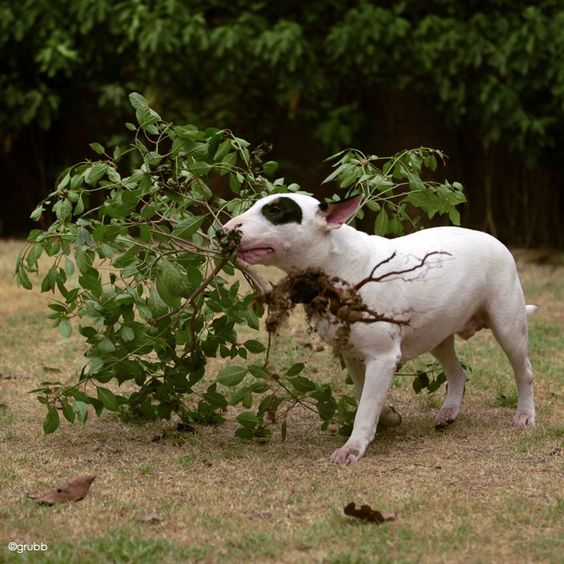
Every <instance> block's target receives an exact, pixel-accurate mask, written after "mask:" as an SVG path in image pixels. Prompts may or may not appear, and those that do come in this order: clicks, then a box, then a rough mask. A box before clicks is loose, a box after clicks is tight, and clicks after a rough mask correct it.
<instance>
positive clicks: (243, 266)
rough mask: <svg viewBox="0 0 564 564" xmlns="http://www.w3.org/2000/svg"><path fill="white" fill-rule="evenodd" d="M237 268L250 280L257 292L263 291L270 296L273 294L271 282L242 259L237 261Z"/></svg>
mask: <svg viewBox="0 0 564 564" xmlns="http://www.w3.org/2000/svg"><path fill="white" fill-rule="evenodd" d="M235 266H236V267H237V268H238V269H239V270H240V271H241V272H242V273H243V274H245V275H246V276H248V278H249V279H250V282H251V284H252V285H253V286H254V287H255V289H256V290H260V291H262V293H263V294H265V295H266V294H270V292H272V285H271V284H270V282H269V281H268V280H267V279H266V278H265V277H264V276H263V275H262V274H260V273H259V272H257V271H256V270H255V269H254V268H253V267H252V266H251V265H250V264H249V263H248V262H245V261H244V260H241V259H239V258H238V259H236V260H235Z"/></svg>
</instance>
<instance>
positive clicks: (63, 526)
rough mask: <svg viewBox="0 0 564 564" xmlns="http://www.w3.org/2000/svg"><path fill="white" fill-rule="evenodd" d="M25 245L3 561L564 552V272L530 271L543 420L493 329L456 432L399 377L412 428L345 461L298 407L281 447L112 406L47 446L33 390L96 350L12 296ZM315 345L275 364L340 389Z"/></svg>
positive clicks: (10, 390)
mask: <svg viewBox="0 0 564 564" xmlns="http://www.w3.org/2000/svg"><path fill="white" fill-rule="evenodd" d="M20 248H21V244H20V243H17V242H5V243H2V244H1V245H0V347H1V349H0V351H1V352H0V354H1V356H0V459H1V460H2V464H1V466H0V491H1V492H2V496H3V504H2V508H1V509H0V561H3V560H10V559H13V560H14V561H20V560H22V559H24V560H25V559H26V557H25V555H23V556H21V555H18V554H15V553H10V552H9V551H8V548H7V545H8V542H11V541H14V542H18V543H26V542H27V543H33V542H37V543H41V542H43V543H46V544H47V545H48V547H49V548H48V550H47V551H46V552H45V553H41V557H42V559H43V560H45V561H47V562H68V561H78V560H81V561H86V562H102V561H116V562H126V561H136V562H162V561H167V562H183V561H204V562H243V561H244V562H246V561H249V562H310V561H311V562H315V561H320V562H343V563H347V562H351V563H352V562H375V561H381V562H413V561H421V562H433V563H435V562H467V561H470V562H557V561H559V560H560V558H561V555H562V552H563V548H564V547H563V546H562V541H561V539H562V532H563V531H562V529H561V522H562V513H563V511H562V509H563V503H562V497H561V496H562V493H561V492H562V474H561V469H562V468H561V462H562V420H561V417H560V414H559V412H558V407H559V400H561V377H562V371H563V370H562V369H563V367H564V357H563V352H562V351H563V350H564V346H563V345H564V339H563V336H562V332H561V326H562V320H563V319H564V296H563V295H562V286H561V280H562V275H563V274H564V268H563V267H562V265H561V264H560V265H558V264H557V265H538V264H534V263H529V262H525V261H523V262H522V263H521V270H522V272H523V279H524V281H525V285H526V287H527V294H528V297H529V300H528V301H529V302H530V303H539V304H540V305H541V306H542V309H541V310H540V311H539V312H538V313H537V314H536V315H535V316H534V317H533V318H532V319H531V357H532V361H533V364H534V366H535V368H536V375H537V380H536V382H537V383H536V391H537V401H538V425H537V427H536V428H534V429H531V430H526V431H518V430H515V429H513V428H512V427H511V426H510V423H511V418H512V412H513V407H512V405H511V404H512V401H513V400H514V395H513V396H512V395H511V394H512V393H513V392H512V390H513V383H512V377H511V373H510V368H509V364H508V363H507V361H506V359H505V357H504V356H503V354H502V353H501V351H500V350H499V347H498V346H497V344H496V343H495V342H494V341H493V339H492V338H491V336H489V335H488V334H487V333H485V332H484V333H481V334H479V335H478V336H477V337H476V338H474V339H471V340H470V341H469V342H468V343H464V344H461V346H460V347H459V348H460V350H461V355H462V356H463V357H464V358H465V359H466V360H467V361H468V362H469V363H470V364H471V365H472V366H473V368H474V370H473V373H472V376H471V380H470V383H469V385H468V389H467V393H466V398H465V406H464V409H463V413H462V415H461V416H460V419H459V420H458V421H457V423H456V424H455V425H454V426H452V427H451V428H450V429H448V430H446V431H443V432H437V431H435V430H434V429H433V428H432V421H433V414H434V410H435V409H436V406H437V403H438V401H439V398H438V397H435V396H426V395H425V394H422V395H421V396H416V395H415V394H414V393H413V391H412V390H411V379H410V378H407V377H398V378H397V379H396V383H395V385H394V387H393V390H392V393H391V396H392V403H394V405H395V406H396V407H397V409H398V410H399V411H400V412H401V413H402V415H403V418H404V422H403V424H402V425H401V426H400V427H399V428H397V429H393V430H390V431H387V432H386V433H384V434H382V435H381V436H379V437H377V439H376V441H375V442H374V444H373V445H372V446H371V448H370V450H369V452H368V454H367V457H366V458H365V459H364V460H362V461H361V462H360V463H359V464H357V465H355V466H352V467H347V468H342V467H338V466H334V465H332V464H330V463H329V462H328V457H329V455H330V453H331V452H332V451H333V450H334V449H335V448H337V447H338V446H340V445H341V443H342V441H343V438H342V437H339V436H335V435H331V434H329V433H323V432H321V431H319V424H320V421H319V420H318V419H316V418H315V416H314V415H313V414H311V413H308V412H305V411H296V412H295V413H293V414H292V416H291V420H290V422H289V433H288V439H287V440H286V441H285V442H282V441H281V440H280V438H279V434H275V437H274V438H273V439H272V440H271V441H270V442H268V443H264V444H259V443H245V442H241V441H240V440H238V439H236V438H235V437H234V436H233V432H234V429H235V428H236V424H234V423H233V417H232V414H231V415H230V417H229V420H228V422H227V423H226V424H224V425H222V426H219V427H200V428H198V429H196V432H195V433H190V432H179V431H177V430H175V427H174V424H173V423H166V422H164V423H154V424H146V425H142V426H138V425H134V424H131V423H126V422H124V421H123V420H121V419H119V418H118V417H116V416H115V415H112V414H107V413H106V412H105V413H104V415H103V416H102V417H101V418H99V419H98V418H96V417H95V416H91V418H90V419H89V421H88V422H87V424H86V425H85V426H84V427H71V426H69V425H67V424H65V425H63V427H62V428H61V429H60V430H59V431H58V432H57V433H55V434H54V435H52V436H44V435H43V434H42V429H41V422H42V419H43V416H44V412H43V407H42V406H41V405H39V404H38V403H37V401H36V400H35V398H34V396H33V395H30V394H28V393H27V392H28V390H30V389H31V388H33V387H35V386H36V385H37V384H38V383H39V382H40V381H42V380H45V379H49V378H51V377H53V375H54V378H52V379H60V380H62V381H73V380H74V379H75V378H76V377H77V374H78V372H79V370H80V367H81V365H82V363H83V358H82V352H83V350H84V348H83V346H82V343H81V342H80V340H79V338H78V337H73V338H71V339H68V340H65V339H62V338H61V337H60V335H59V333H58V332H57V330H55V329H51V328H50V323H49V321H48V320H47V319H46V302H47V301H48V298H46V296H44V295H40V294H38V293H36V292H26V291H23V290H18V289H16V288H15V285H14V282H13V279H12V271H13V263H14V260H15V257H16V254H17V252H18V250H19V249H20ZM308 339H309V337H308V335H307V331H306V330H305V328H304V326H303V324H302V323H301V321H300V320H299V319H296V318H292V320H291V323H290V325H289V327H288V328H287V329H286V330H285V332H284V334H283V335H282V336H281V337H280V339H279V340H278V343H277V345H276V347H275V351H274V355H275V357H274V358H275V359H276V360H277V361H278V362H280V363H281V364H283V365H284V366H288V365H289V364H291V363H292V362H295V361H297V360H305V361H306V362H308V370H309V371H310V374H313V376H314V377H315V378H319V379H327V380H331V381H334V382H335V383H337V382H338V383H339V384H338V385H339V386H343V385H344V384H343V380H344V374H343V373H342V371H341V369H340V367H339V363H338V362H337V361H336V360H335V359H334V358H333V357H332V355H331V353H330V351H329V350H328V349H326V350H324V351H317V352H315V353H314V352H313V349H312V348H311V347H309V346H308V345H307V342H308ZM314 348H317V344H316V345H315V346H314ZM441 393H442V392H439V394H441ZM560 405H561V403H560ZM87 474H97V476H98V477H97V479H96V481H95V482H94V484H93V485H92V488H91V492H90V494H89V495H88V496H87V497H86V498H85V499H84V500H83V501H80V502H78V503H71V504H66V505H61V506H54V507H41V506H38V505H36V504H34V503H33V502H32V501H31V500H29V499H27V498H26V496H25V494H26V493H44V492H46V491H48V490H50V489H52V487H53V486H56V485H57V484H60V483H64V482H66V481H68V480H69V479H72V478H74V477H76V476H80V475H87ZM350 501H355V502H357V504H359V503H368V504H370V505H371V506H372V507H373V508H376V509H380V510H382V511H394V512H396V513H397V515H398V519H397V521H395V522H392V523H386V524H384V525H380V526H376V525H374V524H370V523H362V522H360V521H356V520H353V519H351V518H348V517H345V516H344V515H343V511H342V509H343V507H344V506H345V505H346V504H347V503H348V502H350ZM38 556H39V555H38V554H37V553H31V554H28V555H27V559H29V560H31V559H34V558H36V557H38Z"/></svg>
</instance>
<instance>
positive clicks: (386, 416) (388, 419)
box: [378, 405, 401, 429]
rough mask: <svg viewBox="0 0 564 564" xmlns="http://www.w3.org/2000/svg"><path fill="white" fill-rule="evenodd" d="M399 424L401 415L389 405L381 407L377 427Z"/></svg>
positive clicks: (384, 427)
mask: <svg viewBox="0 0 564 564" xmlns="http://www.w3.org/2000/svg"><path fill="white" fill-rule="evenodd" d="M399 425H401V415H400V414H399V413H398V412H397V411H396V410H395V409H394V408H393V407H392V406H391V405H387V406H385V407H384V409H382V413H380V418H379V419H378V427H379V428H383V429H387V428H389V427H398V426H399Z"/></svg>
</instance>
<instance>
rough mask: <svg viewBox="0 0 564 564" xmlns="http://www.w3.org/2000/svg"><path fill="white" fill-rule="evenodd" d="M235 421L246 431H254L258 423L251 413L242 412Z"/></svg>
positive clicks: (258, 420)
mask: <svg viewBox="0 0 564 564" xmlns="http://www.w3.org/2000/svg"><path fill="white" fill-rule="evenodd" d="M236 419H237V421H238V422H239V423H240V424H241V425H243V427H246V428H247V429H254V428H255V427H257V426H258V424H259V423H260V419H259V418H258V417H257V416H256V415H255V414H254V413H253V412H251V411H244V412H243V413H240V414H239V415H237V417H236Z"/></svg>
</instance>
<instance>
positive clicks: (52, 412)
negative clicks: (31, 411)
mask: <svg viewBox="0 0 564 564" xmlns="http://www.w3.org/2000/svg"><path fill="white" fill-rule="evenodd" d="M59 424H60V419H59V413H58V411H57V410H56V409H55V408H54V407H53V406H52V405H49V406H48V408H47V416H46V417H45V419H44V420H43V432H44V433H45V434H46V435H49V434H50V433H54V432H55V431H56V430H57V429H58V428H59Z"/></svg>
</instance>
